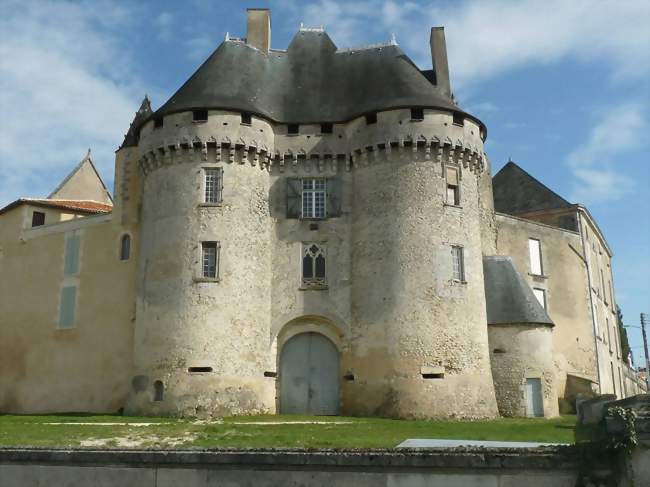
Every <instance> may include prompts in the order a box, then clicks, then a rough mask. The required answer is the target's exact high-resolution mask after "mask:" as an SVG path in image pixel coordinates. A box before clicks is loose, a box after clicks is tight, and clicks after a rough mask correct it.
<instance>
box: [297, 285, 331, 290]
mask: <svg viewBox="0 0 650 487" xmlns="http://www.w3.org/2000/svg"><path fill="white" fill-rule="evenodd" d="M328 289H329V286H328V285H327V284H303V285H302V286H300V287H299V288H298V291H327V290H328Z"/></svg>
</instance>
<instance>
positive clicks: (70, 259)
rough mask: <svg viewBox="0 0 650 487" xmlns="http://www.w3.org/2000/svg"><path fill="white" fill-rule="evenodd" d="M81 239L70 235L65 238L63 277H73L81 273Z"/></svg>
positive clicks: (75, 235)
mask: <svg viewBox="0 0 650 487" xmlns="http://www.w3.org/2000/svg"><path fill="white" fill-rule="evenodd" d="M80 243H81V242H80V237H79V235H77V234H74V233H72V234H69V235H66V237H65V254H64V256H63V275H65V276H73V275H75V274H77V273H78V272H79V247H80Z"/></svg>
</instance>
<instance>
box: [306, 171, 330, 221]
mask: <svg viewBox="0 0 650 487" xmlns="http://www.w3.org/2000/svg"><path fill="white" fill-rule="evenodd" d="M326 194H327V180H326V179H303V180H302V217H303V218H325V216H326V203H325V201H326V199H325V198H326Z"/></svg>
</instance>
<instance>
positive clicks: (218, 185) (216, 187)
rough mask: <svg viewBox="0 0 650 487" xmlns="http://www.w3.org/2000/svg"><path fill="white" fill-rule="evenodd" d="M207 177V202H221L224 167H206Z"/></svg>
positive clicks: (205, 197) (205, 173)
mask: <svg viewBox="0 0 650 487" xmlns="http://www.w3.org/2000/svg"><path fill="white" fill-rule="evenodd" d="M204 177H205V195H204V202H205V203H221V196H222V193H223V169H222V168H220V167H215V168H206V169H205V170H204Z"/></svg>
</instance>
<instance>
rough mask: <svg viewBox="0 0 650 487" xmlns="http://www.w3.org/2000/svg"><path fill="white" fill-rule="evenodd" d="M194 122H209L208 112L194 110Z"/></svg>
mask: <svg viewBox="0 0 650 487" xmlns="http://www.w3.org/2000/svg"><path fill="white" fill-rule="evenodd" d="M192 120H193V121H194V122H207V121H208V111H207V110H192Z"/></svg>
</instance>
